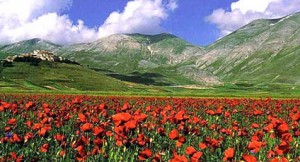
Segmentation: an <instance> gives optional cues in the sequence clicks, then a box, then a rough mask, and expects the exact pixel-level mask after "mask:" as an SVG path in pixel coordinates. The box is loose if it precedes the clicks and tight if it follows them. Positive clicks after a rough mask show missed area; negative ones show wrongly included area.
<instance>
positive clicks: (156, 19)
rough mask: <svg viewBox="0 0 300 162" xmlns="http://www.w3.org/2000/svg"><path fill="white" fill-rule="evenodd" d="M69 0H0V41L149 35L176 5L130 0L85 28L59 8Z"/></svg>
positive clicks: (65, 6)
mask: <svg viewBox="0 0 300 162" xmlns="http://www.w3.org/2000/svg"><path fill="white" fill-rule="evenodd" d="M72 2H73V0H22V1H20V0H0V22H1V23H0V43H1V44H3V43H12V42H17V41H21V40H26V39H32V38H41V39H45V40H49V41H51V42H54V43H59V44H72V43H83V42H90V41H94V40H96V39H99V38H100V37H103V36H107V35H110V34H117V33H145V34H153V33H157V32H160V31H162V28H161V26H160V24H161V21H163V20H165V19H166V18H167V17H168V12H169V11H172V10H174V9H176V8H177V3H176V0H164V1H163V0H133V1H129V2H128V3H127V5H126V7H125V8H124V11H123V12H113V13H111V14H110V16H109V17H108V18H107V19H106V21H105V22H104V24H103V25H101V26H100V27H99V29H96V28H88V27H87V26H85V25H84V21H82V20H78V21H77V23H74V22H72V20H70V19H69V17H68V15H61V13H62V11H65V10H66V9H68V8H70V7H71V5H72Z"/></svg>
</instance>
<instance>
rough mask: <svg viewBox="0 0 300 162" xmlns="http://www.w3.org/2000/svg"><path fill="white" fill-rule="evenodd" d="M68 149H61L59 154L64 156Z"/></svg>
mask: <svg viewBox="0 0 300 162" xmlns="http://www.w3.org/2000/svg"><path fill="white" fill-rule="evenodd" d="M66 152H67V151H66V150H61V151H59V156H61V157H64V156H65V155H66Z"/></svg>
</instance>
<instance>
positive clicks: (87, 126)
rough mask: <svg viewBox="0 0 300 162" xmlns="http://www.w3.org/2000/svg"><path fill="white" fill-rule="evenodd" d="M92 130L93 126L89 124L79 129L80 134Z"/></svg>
mask: <svg viewBox="0 0 300 162" xmlns="http://www.w3.org/2000/svg"><path fill="white" fill-rule="evenodd" d="M92 129H93V124H91V123H85V124H83V125H82V126H81V127H80V130H81V131H82V132H88V131H91V130H92Z"/></svg>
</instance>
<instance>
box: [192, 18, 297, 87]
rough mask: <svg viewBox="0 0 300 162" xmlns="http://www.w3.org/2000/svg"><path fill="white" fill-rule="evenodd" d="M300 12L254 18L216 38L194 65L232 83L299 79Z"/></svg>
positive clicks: (292, 82)
mask: <svg viewBox="0 0 300 162" xmlns="http://www.w3.org/2000/svg"><path fill="white" fill-rule="evenodd" d="M299 43H300V13H296V14H293V15H289V16H286V17H283V18H280V19H273V20H265V19H260V20H255V21H253V22H251V23H250V24H248V25H246V26H244V27H242V28H241V29H239V30H237V31H235V32H233V33H232V34H230V35H228V36H226V37H224V38H222V39H220V40H219V41H217V42H215V43H214V44H212V45H210V46H208V47H207V48H206V49H205V50H204V54H203V55H201V57H198V58H197V63H196V64H197V67H199V69H200V70H205V71H207V72H210V73H211V74H214V75H216V76H218V77H219V78H220V79H221V80H223V81H225V82H233V83H239V82H240V83H250V84H251V83H253V84H263V83H284V84H297V85H299V83H300V71H299V69H300V64H299V61H300V55H299V54H300V45H299Z"/></svg>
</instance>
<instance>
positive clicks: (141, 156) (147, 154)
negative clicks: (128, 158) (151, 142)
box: [138, 148, 152, 160]
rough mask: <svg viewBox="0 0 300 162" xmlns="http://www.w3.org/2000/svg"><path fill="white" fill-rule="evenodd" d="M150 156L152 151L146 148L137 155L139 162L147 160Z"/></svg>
mask: <svg viewBox="0 0 300 162" xmlns="http://www.w3.org/2000/svg"><path fill="white" fill-rule="evenodd" d="M151 156H152V151H151V150H150V149H148V148H146V149H145V150H143V151H141V152H140V153H139V156H138V158H139V160H147V159H149V158H150V157H151Z"/></svg>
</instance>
